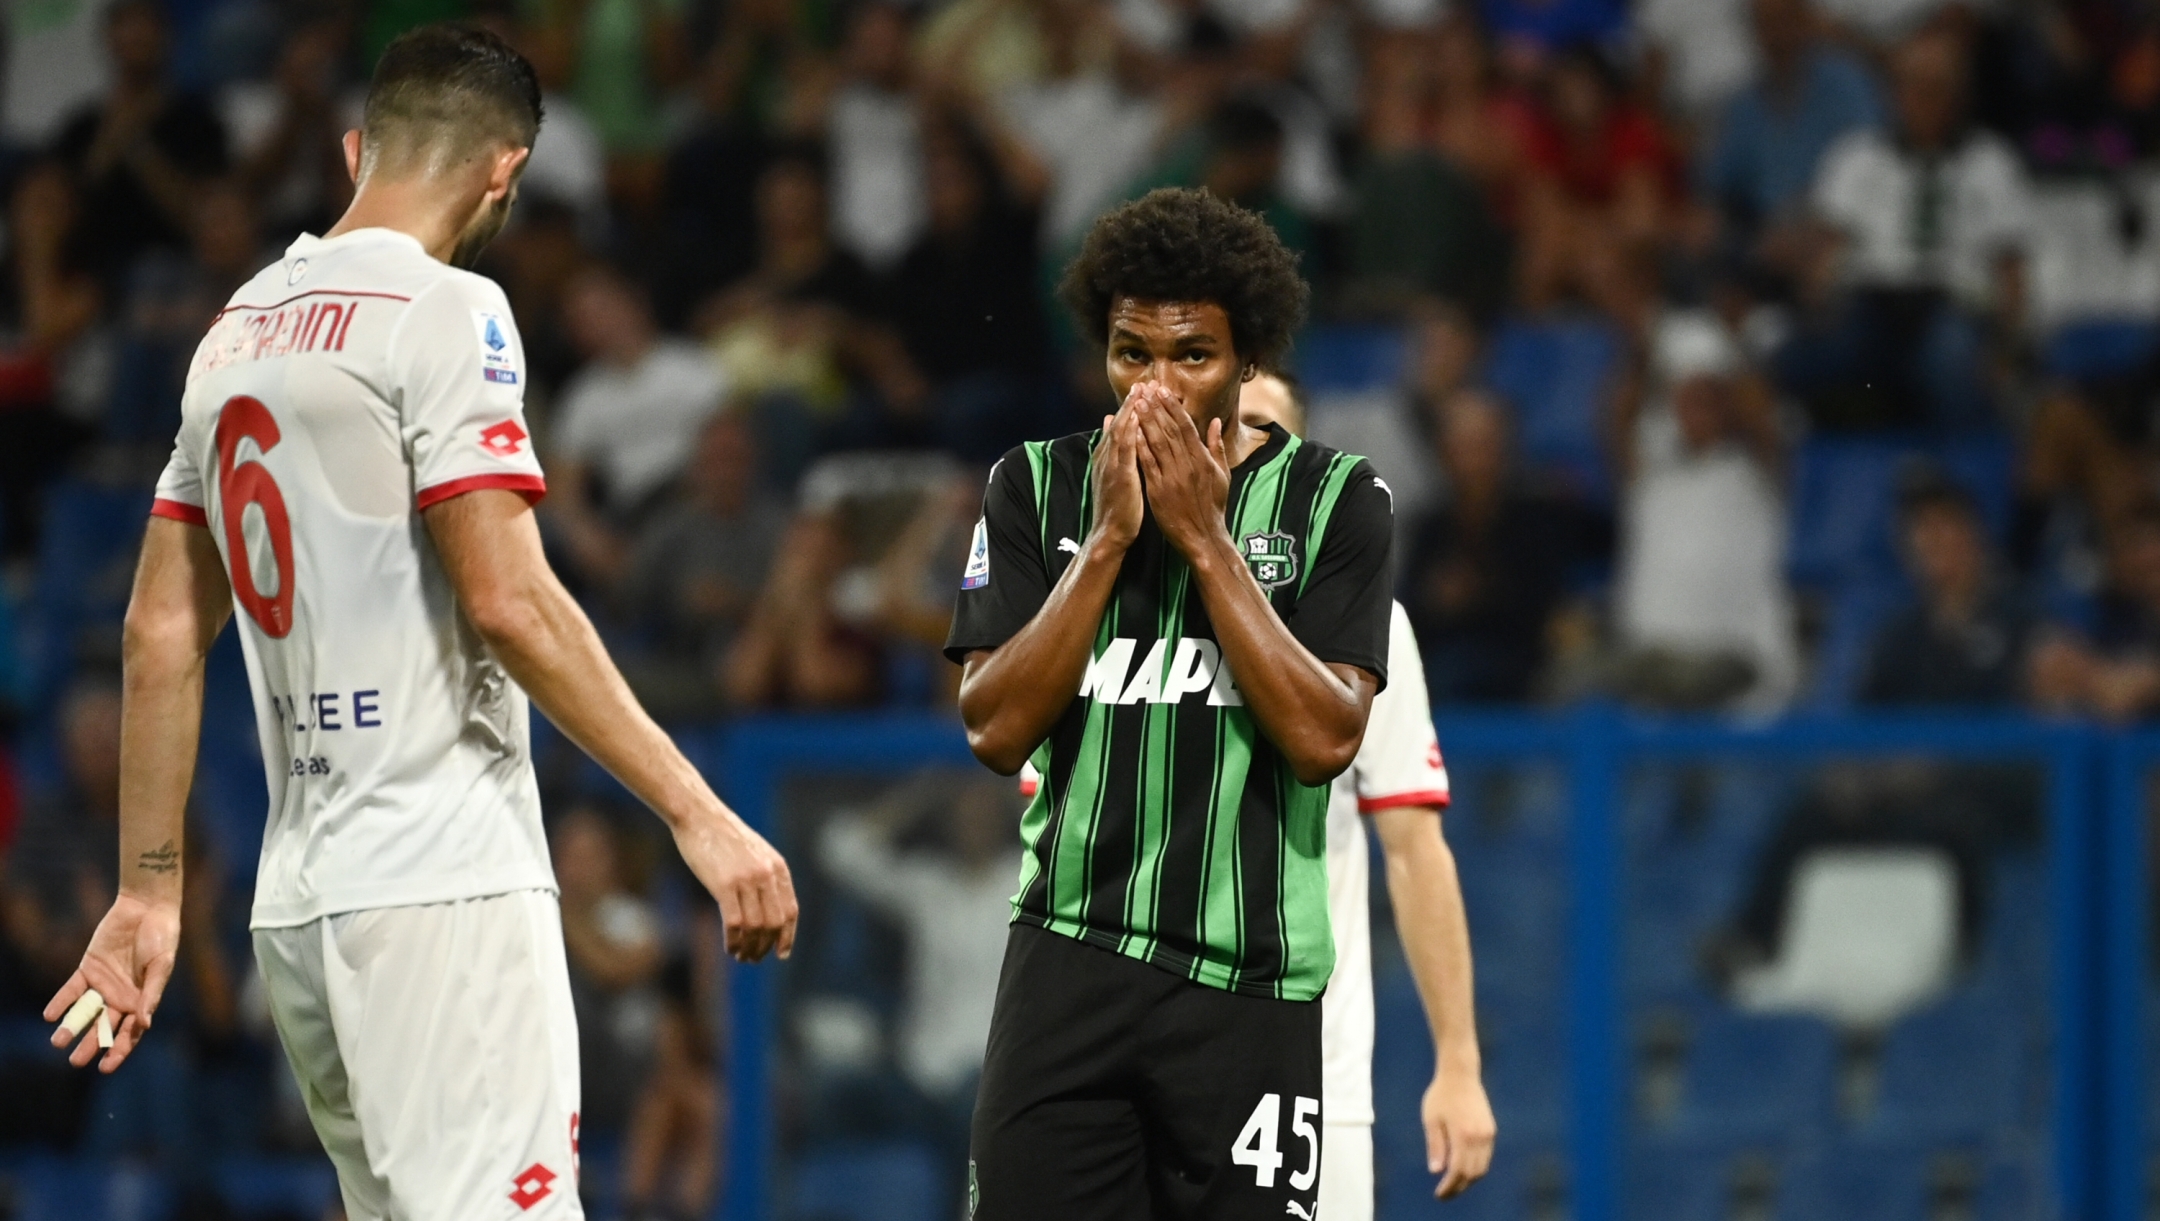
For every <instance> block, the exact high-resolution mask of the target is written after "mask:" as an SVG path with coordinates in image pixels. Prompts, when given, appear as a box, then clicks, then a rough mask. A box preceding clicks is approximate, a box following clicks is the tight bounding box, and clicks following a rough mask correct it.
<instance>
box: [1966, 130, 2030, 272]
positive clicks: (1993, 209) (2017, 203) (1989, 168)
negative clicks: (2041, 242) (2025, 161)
mask: <svg viewBox="0 0 2160 1221" xmlns="http://www.w3.org/2000/svg"><path fill="white" fill-rule="evenodd" d="M1978 156H1979V164H1978V166H1977V167H1976V173H1975V174H1974V179H1975V182H1974V187H1975V192H1974V194H1975V195H1976V196H1977V198H1976V199H1975V200H1974V202H1975V203H1977V204H1978V205H1979V206H1978V207H1977V208H1976V209H1975V211H1976V213H1977V215H1976V216H1974V218H1973V221H1974V224H1973V228H1974V229H1975V230H1976V233H1975V236H1976V237H1977V238H1978V244H1979V245H1980V246H1981V247H1982V248H1983V249H1985V250H1986V251H1987V252H1988V253H1990V254H2000V253H2005V252H2016V251H2023V250H2024V249H2025V248H2026V247H2027V246H2028V245H2030V244H2031V241H2032V231H2033V203H2032V194H2031V191H2030V189H2029V188H2028V187H2027V185H2026V182H2025V171H2024V168H2023V167H2021V166H2020V165H2019V164H2018V160H2017V156H2016V154H2014V153H2012V152H2011V151H2010V150H2009V149H2008V148H2007V147H2005V146H2003V145H2001V144H1998V143H1996V142H1994V141H1992V140H1991V141H1989V142H1988V143H1987V144H1986V145H1985V146H1984V147H1983V149H1982V151H1981V152H1980V153H1979V154H1978Z"/></svg>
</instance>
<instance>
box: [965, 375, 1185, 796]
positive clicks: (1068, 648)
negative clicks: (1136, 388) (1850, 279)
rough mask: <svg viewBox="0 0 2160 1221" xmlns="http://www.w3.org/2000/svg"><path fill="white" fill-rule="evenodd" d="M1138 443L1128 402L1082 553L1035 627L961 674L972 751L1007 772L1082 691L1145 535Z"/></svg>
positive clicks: (1100, 451) (1105, 447)
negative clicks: (1128, 560) (1121, 578)
mask: <svg viewBox="0 0 2160 1221" xmlns="http://www.w3.org/2000/svg"><path fill="white" fill-rule="evenodd" d="M1139 447H1140V434H1139V429H1138V422H1137V417H1136V416H1135V414H1134V409H1133V404H1132V402H1131V401H1130V400H1128V402H1127V403H1126V405H1125V406H1123V407H1120V408H1119V409H1118V413H1117V415H1116V416H1115V417H1112V418H1110V419H1106V420H1104V421H1103V439H1102V441H1101V442H1099V443H1098V446H1097V448H1096V451H1095V453H1096V458H1095V463H1094V473H1093V478H1094V481H1095V520H1094V523H1093V525H1092V527H1091V528H1090V529H1089V530H1088V536H1087V541H1086V542H1085V543H1083V544H1082V545H1081V547H1080V554H1079V555H1078V556H1077V557H1076V558H1075V559H1074V560H1073V562H1072V563H1071V564H1070V565H1068V566H1067V567H1066V569H1065V575H1064V576H1062V577H1060V578H1058V583H1057V585H1056V586H1055V587H1053V588H1052V589H1051V591H1050V597H1049V599H1048V600H1047V601H1045V602H1044V603H1043V607H1042V609H1041V610H1039V611H1037V612H1035V617H1034V618H1033V619H1030V620H1028V622H1027V626H1025V627H1023V628H1021V629H1020V630H1019V632H1017V633H1015V634H1014V636H1013V638H1012V639H1010V640H1008V641H1006V642H1005V643H1004V644H1002V645H999V646H998V647H997V648H995V649H977V650H976V651H975V652H973V653H970V654H968V659H967V668H966V670H965V671H964V672H963V673H962V674H961V677H960V721H961V723H962V724H963V725H965V726H966V727H967V735H968V748H969V749H971V750H973V751H974V752H975V757H976V758H977V759H980V760H982V762H983V765H984V766H986V767H988V768H989V769H990V770H991V771H994V772H996V773H998V774H999V775H1001V776H1010V775H1012V774H1013V773H1014V772H1017V771H1019V770H1020V765H1021V764H1023V763H1026V762H1027V758H1028V756H1029V755H1030V754H1032V753H1033V752H1034V750H1035V748H1036V747H1037V746H1038V745H1040V744H1041V743H1042V740H1043V738H1045V737H1046V736H1048V735H1049V733H1050V727H1051V726H1052V725H1055V724H1056V723H1057V719H1058V717H1059V715H1061V714H1062V713H1063V712H1064V711H1065V707H1066V705H1068V704H1070V703H1072V700H1073V696H1075V695H1077V694H1078V693H1079V691H1080V680H1081V679H1082V678H1084V677H1085V676H1086V674H1087V665H1088V659H1089V656H1090V653H1091V651H1092V649H1093V646H1094V642H1095V629H1096V628H1097V627H1099V626H1100V625H1101V624H1102V617H1103V609H1104V608H1105V607H1106V606H1108V605H1109V604H1110V591H1111V590H1112V589H1114V588H1115V587H1116V585H1117V575H1118V568H1119V567H1120V566H1121V565H1122V564H1124V562H1125V551H1126V549H1127V548H1129V547H1131V546H1132V541H1133V539H1134V538H1136V537H1138V536H1139V533H1140V519H1141V516H1142V513H1143V511H1144V508H1145V502H1144V501H1143V500H1142V497H1141V492H1140V472H1139V466H1138V462H1137V457H1138V453H1139Z"/></svg>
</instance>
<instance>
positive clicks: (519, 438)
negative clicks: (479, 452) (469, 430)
mask: <svg viewBox="0 0 2160 1221" xmlns="http://www.w3.org/2000/svg"><path fill="white" fill-rule="evenodd" d="M524 443H525V430H524V429H522V428H519V427H518V422H517V421H516V420H504V421H503V422H502V423H500V424H490V425H488V426H487V427H486V428H483V429H481V430H480V448H482V449H484V450H486V451H487V452H489V453H491V454H493V455H495V456H496V457H498V458H508V457H510V456H512V455H514V454H516V453H517V452H518V448H519V447H520V446H522V445H523V444H524Z"/></svg>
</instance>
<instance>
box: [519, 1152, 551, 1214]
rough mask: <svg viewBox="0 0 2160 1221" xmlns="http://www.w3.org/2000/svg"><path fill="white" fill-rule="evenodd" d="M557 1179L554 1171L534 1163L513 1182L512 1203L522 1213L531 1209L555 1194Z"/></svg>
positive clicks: (520, 1172)
mask: <svg viewBox="0 0 2160 1221" xmlns="http://www.w3.org/2000/svg"><path fill="white" fill-rule="evenodd" d="M555 1177H556V1176H555V1172H554V1171H552V1170H550V1169H548V1168H547V1167H545V1166H543V1165H541V1164H540V1163H538V1162H534V1163H533V1164H532V1165H530V1166H527V1167H526V1168H525V1169H524V1170H522V1171H519V1172H518V1176H517V1178H516V1179H514V1180H512V1181H511V1184H510V1202H511V1203H512V1204H515V1205H517V1206H518V1208H519V1210H520V1211H523V1210H527V1209H530V1208H531V1207H532V1206H533V1205H535V1204H538V1203H539V1202H540V1201H542V1200H545V1199H547V1198H548V1196H550V1195H552V1194H554V1191H555V1187H554V1183H555Z"/></svg>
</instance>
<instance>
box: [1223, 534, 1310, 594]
mask: <svg viewBox="0 0 2160 1221" xmlns="http://www.w3.org/2000/svg"><path fill="white" fill-rule="evenodd" d="M1238 550H1239V551H1241V552H1243V553H1244V554H1245V564H1246V566H1247V567H1249V568H1251V569H1252V574H1253V580H1255V581H1258V582H1260V588H1262V589H1269V590H1272V589H1278V588H1280V587H1282V586H1284V585H1288V584H1289V583H1290V582H1292V581H1294V580H1296V579H1297V563H1298V562H1297V545H1296V542H1295V541H1294V540H1293V539H1292V538H1291V537H1290V536H1289V535H1287V534H1285V533H1283V532H1282V531H1280V530H1270V531H1267V532H1266V533H1264V534H1248V535H1246V536H1245V537H1244V538H1242V539H1240V540H1239V541H1238Z"/></svg>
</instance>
